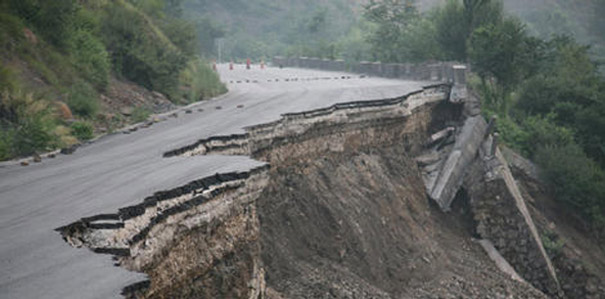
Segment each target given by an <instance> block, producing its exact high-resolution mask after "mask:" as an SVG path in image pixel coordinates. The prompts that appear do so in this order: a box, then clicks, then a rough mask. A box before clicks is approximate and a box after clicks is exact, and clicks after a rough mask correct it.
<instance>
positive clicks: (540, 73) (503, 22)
mask: <svg viewBox="0 0 605 299" xmlns="http://www.w3.org/2000/svg"><path fill="white" fill-rule="evenodd" d="M366 16H367V17H368V19H369V20H370V21H371V22H373V23H374V28H375V30H374V31H372V32H371V33H370V35H369V37H368V39H367V41H368V42H369V43H370V44H371V45H372V48H373V49H375V55H376V56H375V57H376V58H378V59H379V60H382V61H386V62H410V61H412V62H413V61H418V60H458V61H461V62H468V63H470V64H471V65H472V69H473V72H474V76H475V77H474V78H473V79H472V80H471V82H472V85H473V88H474V89H476V90H477V91H478V92H480V94H481V96H482V99H483V101H484V103H483V108H484V110H485V113H486V114H488V115H493V114H496V115H498V116H499V124H498V130H499V131H500V132H501V134H502V135H503V139H504V141H505V142H506V143H507V144H508V145H509V146H511V147H513V148H515V149H517V150H518V151H520V152H521V153H523V154H524V155H525V156H527V157H529V158H531V159H532V160H534V161H536V162H537V163H538V164H539V166H540V167H541V169H542V172H543V177H544V179H545V180H546V181H547V182H549V183H550V184H551V186H552V187H553V190H554V192H553V194H554V195H555V197H556V199H557V200H559V201H560V202H561V203H562V204H563V205H564V206H566V207H569V208H571V209H572V210H573V211H575V212H576V213H577V214H578V215H580V216H582V217H583V218H584V219H585V220H586V224H587V225H590V226H591V227H592V228H593V231H594V232H595V233H597V234H602V232H603V228H605V171H604V170H605V129H604V128H605V79H604V78H603V76H602V75H601V74H600V73H599V71H598V65H597V64H596V63H595V62H594V61H593V60H592V58H591V55H590V54H591V52H590V47H588V46H584V45H581V44H579V43H578V42H576V41H575V40H574V38H573V37H571V36H566V35H554V36H550V37H549V38H547V39H543V38H540V37H539V36H537V35H535V34H532V33H531V31H530V30H529V29H528V26H527V25H526V24H525V23H524V22H523V21H521V20H520V19H518V18H516V17H513V16H509V15H506V14H504V12H503V6H502V3H501V2H500V1H497V0H463V1H458V0H448V1H447V2H446V3H445V4H444V5H443V6H441V7H436V8H435V9H434V10H432V11H430V12H427V13H425V14H419V13H418V12H417V10H416V9H415V8H414V5H413V1H403V0H388V1H370V4H369V5H368V6H367V7H366ZM416 31H421V32H422V33H418V32H416ZM393 32H395V33H394V34H393ZM389 34H390V35H389ZM385 44H390V45H389V46H387V47H382V48H381V46H382V45H385ZM427 45H431V46H432V47H434V50H431V51H424V52H420V55H418V52H416V51H413V49H427ZM379 48H380V49H379Z"/></svg>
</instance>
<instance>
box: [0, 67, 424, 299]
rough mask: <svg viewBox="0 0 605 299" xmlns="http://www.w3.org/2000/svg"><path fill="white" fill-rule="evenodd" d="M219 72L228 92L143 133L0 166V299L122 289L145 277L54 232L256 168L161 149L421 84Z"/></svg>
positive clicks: (302, 73)
mask: <svg viewBox="0 0 605 299" xmlns="http://www.w3.org/2000/svg"><path fill="white" fill-rule="evenodd" d="M219 72H220V73H221V77H222V80H223V81H224V82H226V83H227V86H228V88H229V90H230V92H229V93H227V94H225V95H223V96H221V97H218V98H216V99H212V100H209V101H204V102H200V103H198V104H196V105H194V106H193V107H190V109H191V110H192V113H185V111H184V110H181V111H180V112H179V113H178V117H177V118H168V119H167V120H166V121H163V122H160V123H157V124H154V125H153V126H151V127H149V128H146V129H139V130H138V131H136V132H132V133H130V134H114V135H108V136H105V137H103V138H101V139H100V140H98V141H96V142H94V143H92V144H89V145H86V146H83V147H81V148H79V149H78V150H77V151H76V152H75V153H74V154H72V155H59V156H58V157H57V158H55V159H44V160H43V161H42V163H34V164H31V165H30V166H27V167H22V166H18V165H3V166H0V298H112V297H120V292H121V290H122V288H123V287H125V286H127V285H130V284H132V283H135V282H138V281H141V280H145V278H146V277H145V275H143V274H140V273H133V272H129V271H126V270H125V269H122V268H120V267H116V266H114V264H113V262H112V259H111V256H110V255H103V254H96V253H93V252H92V251H90V250H88V249H77V248H72V247H71V246H69V245H68V244H67V243H66V242H64V241H63V239H62V238H61V236H60V235H59V233H58V232H56V231H55V229H56V228H58V227H61V226H64V225H67V224H70V223H72V222H75V221H77V220H79V219H80V218H82V217H89V216H93V215H98V214H103V213H115V212H116V211H117V210H118V209H119V208H121V207H124V206H128V205H133V204H136V203H139V202H141V201H142V200H143V199H144V198H145V197H146V196H149V195H151V194H153V193H154V192H156V191H160V190H166V189H172V188H174V187H178V186H181V185H184V184H186V183H188V182H190V181H192V180H195V179H199V178H203V177H206V176H209V175H213V174H215V173H217V172H228V171H242V170H248V169H250V168H252V167H255V166H258V165H261V163H260V162H258V161H254V160H252V159H250V158H248V157H241V156H240V157H237V156H196V157H190V158H183V157H172V158H163V157H162V154H163V153H164V152H167V151H170V150H173V149H175V148H179V147H182V146H185V145H188V144H192V143H194V142H195V141H197V140H198V139H202V138H208V137H210V136H216V135H229V134H235V133H243V132H244V130H243V128H244V127H246V126H250V125H255V124H260V123H266V122H270V121H274V120H277V119H279V117H280V115H281V114H283V113H288V112H300V111H305V110H311V109H316V108H322V107H326V106H330V105H332V104H335V103H340V102H349V101H360V100H374V99H384V98H393V97H398V96H402V95H405V94H407V93H410V92H412V91H415V90H418V89H421V88H422V86H424V85H428V84H429V83H428V82H413V81H401V80H390V79H381V78H360V76H359V75H355V74H346V73H335V72H324V71H315V70H302V69H288V68H284V69H278V68H267V69H264V70H261V69H259V67H258V66H253V69H252V70H246V69H245V67H244V66H242V65H237V66H236V69H235V70H233V71H230V70H228V66H227V65H219ZM238 82H239V83H238Z"/></svg>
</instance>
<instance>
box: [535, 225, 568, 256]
mask: <svg viewBox="0 0 605 299" xmlns="http://www.w3.org/2000/svg"><path fill="white" fill-rule="evenodd" d="M540 237H541V239H542V245H544V249H546V253H547V254H548V257H550V258H551V259H555V258H556V257H558V256H560V255H561V254H562V253H563V247H564V246H565V241H564V240H563V239H561V238H559V236H558V235H557V234H556V233H554V232H552V231H549V230H547V231H545V232H544V233H542V234H541V235H540Z"/></svg>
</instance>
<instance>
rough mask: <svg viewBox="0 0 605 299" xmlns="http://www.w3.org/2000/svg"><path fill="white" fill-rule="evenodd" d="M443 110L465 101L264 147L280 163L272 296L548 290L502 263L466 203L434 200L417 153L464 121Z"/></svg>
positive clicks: (273, 215)
mask: <svg viewBox="0 0 605 299" xmlns="http://www.w3.org/2000/svg"><path fill="white" fill-rule="evenodd" d="M442 109H443V110H442ZM444 111H450V112H451V111H456V109H455V107H451V106H450V107H443V106H441V107H439V106H438V105H433V106H430V107H425V108H424V109H420V110H419V111H416V113H414V115H413V116H412V117H407V118H404V117H402V118H399V119H393V120H391V121H383V122H381V123H373V124H366V126H364V127H346V126H343V127H340V128H338V129H337V130H334V129H332V130H330V131H329V133H326V132H325V131H324V130H323V128H317V129H316V130H308V131H307V133H306V134H304V135H302V136H298V139H297V140H296V141H293V142H291V143H288V144H284V145H281V146H278V147H274V148H272V149H271V150H270V152H263V153H259V154H258V156H260V157H261V158H263V159H266V160H267V161H268V162H269V163H270V164H271V165H272V167H271V170H270V172H269V177H270V179H269V185H268V186H267V187H266V189H265V190H264V192H263V193H262V194H261V195H260V197H259V200H258V212H259V218H260V225H261V256H262V261H263V264H264V267H265V272H266V282H267V286H268V287H269V289H270V291H269V292H268V293H267V294H268V295H270V297H276V298H278V297H279V296H282V297H284V298H391V297H393V298H398V297H419V298H423V297H428V298H431V297H440V296H441V297H446V298H449V297H458V296H464V297H477V296H486V297H495V298H497V297H499V296H500V297H508V296H514V297H517V298H524V297H525V298H537V297H540V296H543V294H541V293H540V292H539V291H536V290H535V289H533V288H532V287H531V286H529V285H527V284H524V283H520V282H516V281H513V280H512V279H510V278H509V277H506V276H505V275H504V274H502V273H501V272H500V271H499V270H497V269H495V267H494V266H493V263H492V262H491V261H490V260H489V259H488V258H487V257H486V255H485V253H484V252H483V250H482V249H481V248H480V247H479V245H478V244H476V243H474V242H473V241H471V238H472V233H473V232H472V229H469V228H470V227H471V226H469V225H468V223H467V222H466V220H465V219H466V218H465V217H464V216H463V215H465V213H466V212H467V211H465V210H464V208H462V211H461V210H460V209H457V211H456V212H454V213H452V214H451V215H446V214H444V213H442V212H441V211H440V210H439V209H438V208H437V207H435V206H433V205H431V204H430V203H429V201H428V199H427V196H426V191H425V187H424V184H423V181H422V179H421V175H420V172H419V170H418V167H417V165H416V162H415V161H414V157H415V156H416V155H419V153H420V150H421V148H422V145H423V143H424V141H425V140H426V138H427V137H428V136H429V134H430V133H432V132H431V131H432V130H433V131H435V130H436V129H437V128H439V127H443V126H445V124H446V123H450V122H456V121H458V117H460V115H459V114H458V115H456V113H450V114H446V113H442V112H444ZM328 144H329V145H330V146H327V145H328ZM460 202H463V200H462V199H460Z"/></svg>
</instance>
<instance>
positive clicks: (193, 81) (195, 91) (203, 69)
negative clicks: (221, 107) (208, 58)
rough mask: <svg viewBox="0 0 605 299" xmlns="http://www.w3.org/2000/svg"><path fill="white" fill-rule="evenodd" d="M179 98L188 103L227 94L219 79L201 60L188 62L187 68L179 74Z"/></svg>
mask: <svg viewBox="0 0 605 299" xmlns="http://www.w3.org/2000/svg"><path fill="white" fill-rule="evenodd" d="M180 81H181V85H182V88H181V89H182V90H183V91H184V92H183V94H181V96H182V97H183V98H184V99H186V100H187V102H189V103H193V102H196V101H200V100H203V99H207V98H211V97H215V96H217V95H220V94H223V93H225V92H227V88H226V87H225V85H224V84H223V83H222V82H221V81H220V78H219V77H218V75H217V74H216V72H214V71H213V70H212V69H211V68H210V67H209V66H208V63H207V62H205V61H203V60H202V59H199V58H198V59H195V60H192V61H190V62H189V64H188V65H187V68H186V69H185V70H184V71H183V72H182V73H181V76H180Z"/></svg>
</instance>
